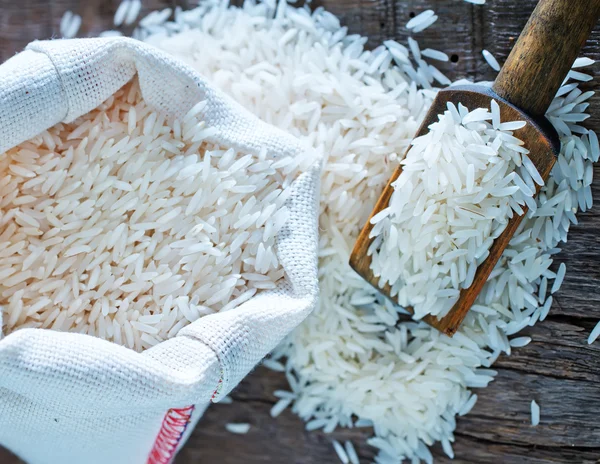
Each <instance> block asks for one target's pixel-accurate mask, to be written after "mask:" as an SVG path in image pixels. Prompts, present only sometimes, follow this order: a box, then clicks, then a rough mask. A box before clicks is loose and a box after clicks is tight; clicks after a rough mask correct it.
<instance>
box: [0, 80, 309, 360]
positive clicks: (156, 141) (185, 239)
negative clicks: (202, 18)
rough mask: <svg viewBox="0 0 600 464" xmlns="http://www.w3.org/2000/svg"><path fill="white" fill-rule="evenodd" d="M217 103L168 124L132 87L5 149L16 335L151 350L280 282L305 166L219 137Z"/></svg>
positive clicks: (2, 294)
mask: <svg viewBox="0 0 600 464" xmlns="http://www.w3.org/2000/svg"><path fill="white" fill-rule="evenodd" d="M205 106H206V102H200V103H198V104H197V105H196V106H194V107H193V108H192V109H191V110H190V112H189V113H188V115H187V116H186V117H185V118H184V119H183V121H182V122H181V123H179V122H174V121H168V120H166V119H165V118H164V117H163V116H161V115H160V114H158V113H156V112H154V111H153V110H152V109H151V108H150V107H148V106H147V105H146V104H145V103H144V101H143V100H142V99H141V97H140V91H139V88H138V84H137V81H133V83H131V84H128V85H127V86H125V87H124V88H123V89H121V90H119V91H118V92H117V93H116V94H115V95H114V96H113V97H111V98H109V99H108V100H107V101H106V102H105V103H103V104H102V105H100V106H99V107H98V108H97V109H95V110H93V111H92V112H90V113H88V114H86V115H84V116H82V117H80V118H79V119H77V120H76V121H74V122H73V123H71V124H58V125H56V126H54V127H53V128H51V129H49V130H48V131H47V132H45V133H43V134H41V135H40V136H38V137H35V138H34V139H31V140H30V141H27V142H25V143H23V144H21V145H19V146H17V147H15V148H12V149H10V150H9V151H8V152H6V153H4V154H2V155H3V156H2V157H1V158H0V185H2V186H3V187H2V188H0V204H1V205H2V208H3V210H4V211H6V212H7V214H5V215H4V216H3V218H2V221H1V223H0V234H1V238H2V248H1V250H0V274H1V275H4V277H5V278H3V279H2V281H1V283H0V305H4V306H5V321H4V322H5V324H4V331H5V333H10V332H12V331H14V330H17V329H18V328H20V327H41V328H51V329H54V330H62V331H72V332H79V333H85V334H89V335H93V336H97V337H100V338H104V339H107V340H111V341H114V342H116V343H120V344H124V345H125V346H128V347H129V348H133V349H136V350H138V351H141V350H144V349H146V348H149V347H151V346H153V345H155V344H156V343H159V342H161V341H163V340H166V339H168V338H171V337H173V336H174V335H176V333H177V332H178V331H179V330H180V329H181V328H182V327H184V326H185V325H187V324H189V323H190V322H193V321H195V320H196V319H198V318H199V317H202V316H204V315H207V314H212V313H214V312H217V311H219V310H230V309H233V308H234V307H236V306H238V305H239V304H241V303H242V302H244V301H246V300H248V299H249V298H250V297H252V296H253V295H254V294H256V293H257V292H261V291H263V290H265V289H272V288H275V286H276V283H277V282H278V281H279V280H280V279H282V278H283V275H284V274H283V270H282V269H281V268H280V266H279V263H278V260H277V254H276V249H275V239H276V235H277V233H278V232H279V230H281V228H282V227H283V225H284V224H285V222H286V220H287V218H288V217H289V212H288V210H287V207H286V206H285V204H284V203H285V199H286V198H287V197H288V195H289V192H290V184H291V181H292V180H293V178H294V177H295V175H296V173H297V172H299V170H300V169H301V166H300V164H301V163H303V160H304V158H303V157H302V156H300V157H296V158H290V157H284V158H280V159H274V158H273V157H272V155H271V154H268V153H267V152H266V151H263V152H261V153H256V154H249V153H239V152H236V151H235V150H233V149H231V148H230V149H227V148H226V147H220V146H217V145H215V144H214V143H211V142H210V140H209V139H207V137H210V134H211V133H214V129H212V128H207V127H205V123H204V121H203V120H202V111H203V109H204V107H205ZM174 127H180V128H181V129H180V130H178V131H177V132H178V133H180V134H179V135H177V133H176V131H174V129H173V128H174Z"/></svg>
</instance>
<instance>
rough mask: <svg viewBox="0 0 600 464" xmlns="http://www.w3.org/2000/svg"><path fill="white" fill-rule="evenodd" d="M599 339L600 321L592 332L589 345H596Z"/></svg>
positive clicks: (588, 340)
mask: <svg viewBox="0 0 600 464" xmlns="http://www.w3.org/2000/svg"><path fill="white" fill-rule="evenodd" d="M598 337H600V321H598V323H597V324H596V326H595V327H594V328H593V329H592V331H591V332H590V335H589V337H588V339H587V342H588V345H591V344H592V343H594V342H595V341H596V340H597V339H598Z"/></svg>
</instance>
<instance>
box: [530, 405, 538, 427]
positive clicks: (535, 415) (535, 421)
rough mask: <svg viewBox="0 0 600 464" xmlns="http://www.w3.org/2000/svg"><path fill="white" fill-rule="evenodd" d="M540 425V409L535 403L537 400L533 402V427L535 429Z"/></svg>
mask: <svg viewBox="0 0 600 464" xmlns="http://www.w3.org/2000/svg"><path fill="white" fill-rule="evenodd" d="M539 423H540V407H539V405H538V404H537V403H536V402H535V400H532V401H531V425H533V426H534V427H535V426H537V425H538V424H539Z"/></svg>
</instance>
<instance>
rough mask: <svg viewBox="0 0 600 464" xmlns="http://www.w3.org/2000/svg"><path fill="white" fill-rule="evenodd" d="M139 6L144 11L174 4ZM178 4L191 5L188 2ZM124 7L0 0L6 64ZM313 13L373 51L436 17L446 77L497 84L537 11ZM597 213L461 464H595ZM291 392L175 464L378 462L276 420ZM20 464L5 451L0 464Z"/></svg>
mask: <svg viewBox="0 0 600 464" xmlns="http://www.w3.org/2000/svg"><path fill="white" fill-rule="evenodd" d="M573 1H577V2H579V1H585V0H573ZM143 3H144V5H145V10H148V9H154V8H157V7H161V8H162V7H164V6H170V5H172V4H173V3H175V2H167V1H164V0H143ZM178 3H179V4H182V5H183V6H185V2H178ZM189 3H190V4H191V3H193V2H191V1H190V2H189ZM117 4H118V0H112V1H106V0H80V1H76V0H23V1H14V0H0V61H4V60H6V59H8V58H9V57H10V56H12V55H13V54H14V53H16V52H17V51H19V50H21V49H22V48H23V47H24V46H25V45H26V44H27V43H28V42H29V41H30V40H32V39H35V38H48V37H52V36H57V35H58V24H59V21H60V17H61V15H62V13H63V12H64V11H65V10H67V9H71V10H73V11H76V12H77V13H79V14H81V15H82V16H83V21H84V26H83V28H82V31H81V32H82V34H83V35H87V34H94V33H97V32H99V31H101V30H103V29H106V28H107V27H108V26H110V23H111V18H112V14H113V12H114V11H115V9H116V7H117ZM313 5H324V6H325V7H326V8H328V9H329V10H330V11H332V12H333V13H335V14H337V15H338V16H340V17H341V19H342V22H343V23H344V24H346V25H348V26H349V28H350V30H351V31H352V32H358V33H361V34H365V35H368V36H369V37H370V41H369V45H371V46H375V45H377V44H379V43H381V41H382V40H384V39H387V38H391V37H395V38H400V39H404V38H405V37H406V36H407V31H406V29H405V28H404V24H405V23H406V21H407V20H408V19H409V18H410V17H411V14H415V13H417V14H418V13H419V12H420V11H423V10H425V9H427V8H434V9H435V10H436V12H437V13H438V14H439V15H440V19H439V20H438V22H437V23H436V24H435V25H434V26H432V27H431V28H430V29H428V30H426V31H424V32H422V33H420V34H419V40H420V41H421V43H422V44H423V45H425V44H426V46H428V47H431V48H437V49H440V50H443V51H446V52H447V53H448V54H450V55H452V57H453V61H451V62H449V63H447V64H446V65H445V66H440V68H441V69H442V70H443V71H445V72H447V73H448V75H449V76H450V77H453V78H458V77H470V78H473V79H477V80H483V79H487V80H492V79H493V78H494V77H495V76H494V73H493V72H492V71H491V70H490V69H489V67H488V66H487V64H486V63H485V61H484V60H483V58H482V56H481V50H482V49H484V48H485V49H488V50H490V51H491V52H492V53H493V54H494V55H495V56H496V57H497V58H498V59H499V61H500V62H501V63H502V62H503V61H504V60H505V59H506V57H507V55H508V52H509V51H510V49H511V46H512V44H513V43H514V40H515V39H516V37H518V35H519V32H520V30H521V28H522V27H523V26H524V25H525V23H526V21H527V18H528V16H529V14H530V13H531V11H532V10H533V8H534V6H535V0H488V4H487V5H485V6H473V5H471V4H467V3H464V2H462V1H460V0H403V1H393V0H315V1H314V2H313ZM599 40H600V28H598V27H596V28H595V30H594V31H593V33H592V36H591V39H590V40H589V41H588V43H587V45H586V46H585V48H584V51H583V53H584V54H585V55H586V56H589V57H591V58H594V59H600V44H599V43H598V42H599ZM592 70H593V72H594V74H595V79H594V81H593V82H592V83H588V84H586V86H585V87H586V88H590V89H596V90H598V87H599V85H598V83H599V82H600V76H599V71H600V66H599V65H595V66H594V67H593V68H592ZM591 110H592V117H591V118H590V119H588V120H587V121H586V125H587V127H590V128H593V129H595V130H597V131H598V130H600V96H596V97H594V99H593V100H592V105H591ZM595 175H596V176H597V178H599V177H600V167H596V169H595ZM593 192H594V195H595V196H596V199H597V201H600V182H598V181H595V182H594V184H593ZM598 204H600V203H597V205H598ZM599 213H600V207H599V206H595V207H594V208H593V209H592V211H589V212H587V213H584V214H580V215H579V220H580V224H579V225H578V226H576V227H573V228H572V229H571V233H570V234H569V242H568V243H567V244H566V245H565V246H564V248H563V252H562V253H561V254H560V255H558V258H557V261H558V262H564V263H566V264H567V270H568V272H567V276H566V278H565V282H564V284H563V287H562V289H561V291H560V292H559V293H558V295H556V297H555V298H554V306H553V307H552V310H551V312H550V316H549V317H548V319H547V320H546V321H544V322H543V323H538V324H537V325H536V326H535V327H533V328H529V329H527V330H526V331H524V334H526V335H530V336H531V337H532V338H533V342H532V343H531V344H530V345H528V346H527V347H525V348H520V349H516V350H515V352H514V353H513V355H512V356H510V357H501V358H500V359H499V360H498V362H497V363H496V365H495V368H497V369H498V371H499V374H498V377H497V379H496V380H495V381H494V382H493V383H492V384H491V385H490V387H488V388H486V389H483V390H481V391H478V392H477V394H478V395H479V401H478V403H477V405H476V407H475V408H474V410H473V411H472V412H471V414H469V415H468V416H466V417H462V418H460V419H459V420H458V426H457V430H456V443H455V444H454V450H455V453H456V459H455V461H454V462H458V463H473V464H480V463H488V462H490V463H526V464H542V463H598V462H600V420H599V419H598V418H599V417H600V342H598V343H596V344H595V345H592V346H588V345H587V344H586V338H587V335H588V334H589V332H590V330H591V329H592V327H593V326H594V324H595V322H596V321H597V320H598V319H600V232H598V228H599V226H600V219H599V218H600V214H599ZM285 387H286V381H285V378H283V377H282V376H281V375H280V374H277V373H273V372H270V371H267V370H266V369H263V368H259V369H257V370H256V371H255V372H254V373H253V374H252V375H251V376H250V377H249V378H248V379H247V380H246V381H244V382H243V383H242V384H241V385H240V386H239V387H238V389H237V390H236V391H235V392H234V393H233V395H232V396H233V398H234V399H235V403H234V404H232V405H215V406H214V407H212V408H210V409H209V410H208V412H207V413H206V415H205V417H204V418H203V419H202V420H201V422H200V424H199V426H198V428H197V429H196V430H195V431H194V433H193V434H192V436H191V438H190V440H189V441H188V443H187V445H186V446H185V448H184V449H183V450H182V452H181V453H180V455H179V456H178V458H177V460H176V463H177V464H191V463H194V464H196V463H198V464H204V463H210V464H213V463H222V464H240V463H244V464H259V463H277V464H279V463H282V464H287V463H291V464H321V463H335V462H337V461H336V457H335V454H334V452H333V450H332V447H331V443H330V442H331V438H337V439H340V440H346V439H351V440H353V442H354V443H355V445H356V447H357V449H358V451H359V454H360V456H361V462H370V460H371V458H372V457H373V456H374V451H373V449H372V448H370V447H368V446H366V445H365V444H364V440H365V439H366V438H367V437H368V436H369V434H370V431H369V430H365V429H354V430H340V431H338V432H335V433H333V434H332V435H325V434H323V433H317V432H311V433H307V432H305V431H304V429H303V423H302V421H301V420H300V419H298V418H297V417H296V416H294V415H293V414H292V413H291V412H289V411H286V412H284V413H283V414H282V415H281V416H280V417H279V418H277V419H272V418H271V417H270V416H269V409H270V408H271V406H272V405H273V404H274V402H275V398H274V397H273V396H272V394H271V392H272V391H273V390H275V389H278V388H285ZM534 398H535V399H536V401H537V402H538V403H539V404H540V406H541V423H540V425H539V426H538V427H531V425H530V418H529V404H530V402H531V399H534ZM0 420H1V418H0ZM231 421H235V422H241V421H244V422H246V421H247V422H249V423H251V424H252V428H251V429H250V432H249V433H248V435H245V436H237V435H232V434H229V433H227V432H226V431H225V429H224V425H225V424H226V423H227V422H231ZM32 446H34V443H32ZM434 451H435V455H436V458H437V459H436V462H440V463H444V462H448V460H447V459H446V458H444V457H443V456H442V453H441V451H440V449H439V448H437V447H436V448H435V450H434ZM18 462H19V461H18V460H16V458H14V457H11V456H10V454H8V453H7V452H5V451H0V464H15V463H18ZM82 464H85V463H82Z"/></svg>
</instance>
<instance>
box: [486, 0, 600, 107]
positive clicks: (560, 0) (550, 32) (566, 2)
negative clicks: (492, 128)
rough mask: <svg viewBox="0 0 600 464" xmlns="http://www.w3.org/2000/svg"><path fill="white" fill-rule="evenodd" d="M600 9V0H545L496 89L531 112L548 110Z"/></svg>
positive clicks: (515, 48)
mask: <svg viewBox="0 0 600 464" xmlns="http://www.w3.org/2000/svg"><path fill="white" fill-rule="evenodd" d="M599 14H600V0H540V1H539V3H538V4H537V6H536V7H535V10H534V11H533V13H532V14H531V17H530V18H529V21H527V24H526V25H525V28H524V29H523V31H522V32H521V35H520V36H519V40H518V41H517V43H516V44H515V46H514V47H513V49H512V51H511V52H510V55H509V56H508V59H507V60H506V63H505V64H504V66H503V67H502V69H501V70H500V73H499V74H498V77H497V78H496V81H495V82H494V86H493V89H494V91H495V92H496V93H497V94H498V95H499V96H500V97H503V98H505V99H506V100H508V101H509V102H510V103H512V104H513V105H516V106H517V107H518V108H520V109H522V110H523V111H524V112H526V113H527V114H529V115H531V116H534V117H539V116H543V115H544V114H545V113H546V110H547V109H548V107H549V106H550V103H551V102H552V99H553V98H554V95H556V91H557V90H558V88H559V87H560V85H561V83H562V81H563V80H564V78H565V77H566V75H567V73H568V72H569V69H571V65H572V64H573V61H575V58H577V55H578V54H579V50H580V49H581V47H582V46H583V44H584V43H585V41H586V40H587V37H588V35H589V34H590V32H591V30H592V28H593V27H594V25H595V24H596V21H597V20H598V15H599Z"/></svg>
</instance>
